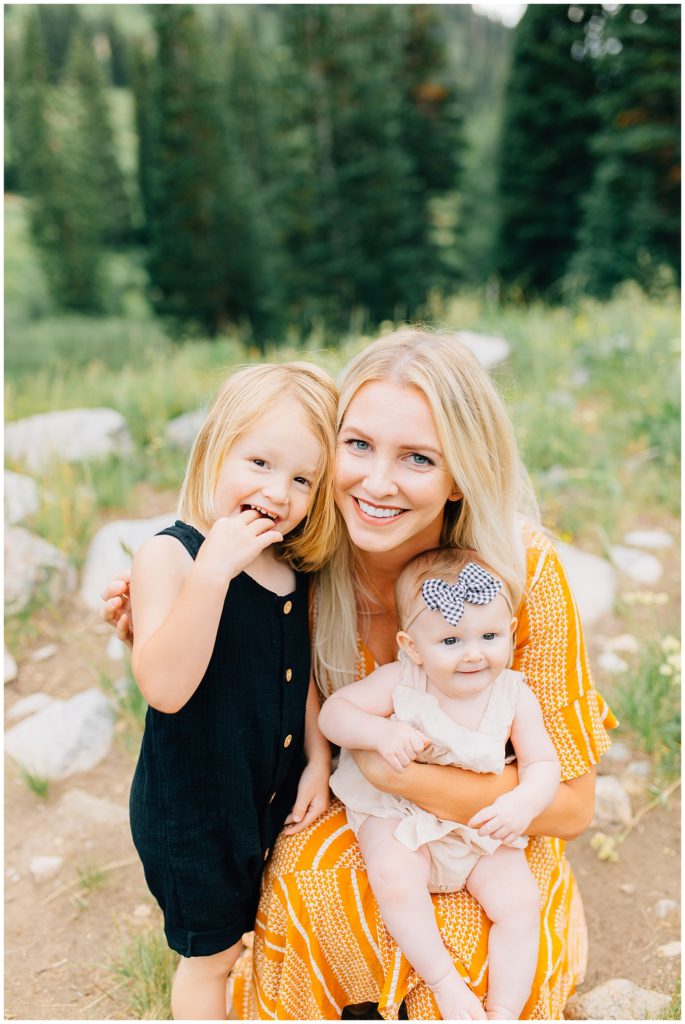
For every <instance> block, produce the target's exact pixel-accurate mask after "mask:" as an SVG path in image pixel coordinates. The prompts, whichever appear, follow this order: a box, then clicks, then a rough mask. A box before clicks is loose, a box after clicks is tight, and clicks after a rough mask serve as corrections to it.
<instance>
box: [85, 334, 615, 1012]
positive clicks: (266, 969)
mask: <svg viewBox="0 0 685 1024" xmlns="http://www.w3.org/2000/svg"><path fill="white" fill-rule="evenodd" d="M335 502H336V510H337V511H336V515H337V523H336V530H337V543H336V547H335V552H334V556H333V558H332V559H331V561H330V563H329V564H328V565H327V566H326V567H325V568H324V569H323V570H322V572H321V573H320V574H319V576H318V581H317V584H316V587H315V589H314V595H313V602H312V619H313V626H314V637H313V639H314V644H313V664H314V670H315V675H316V679H317V682H318V686H319V690H320V693H321V696H322V697H327V696H329V695H330V694H331V693H332V692H333V691H334V690H336V689H338V688H339V687H340V686H342V685H344V684H345V683H348V682H352V681H353V680H355V679H362V678H363V677H364V676H366V675H367V674H369V673H370V672H371V671H373V670H374V668H376V667H377V666H380V665H385V664H388V663H390V662H392V661H394V660H395V657H396V646H395V637H396V634H397V632H398V629H399V623H398V617H397V611H396V607H395V598H394V589H395V584H396V582H397V579H398V577H399V575H400V573H401V572H402V570H403V569H404V567H405V566H406V565H407V564H408V562H409V561H410V560H411V559H412V558H413V557H415V556H416V555H417V554H419V553H420V552H422V551H426V550H428V549H430V548H434V547H438V546H444V545H452V546H457V547H464V548H470V549H474V550H476V551H478V552H479V553H480V554H481V556H482V557H483V559H484V560H485V561H486V562H487V564H488V565H489V566H491V568H492V570H493V572H495V573H496V574H497V576H498V577H499V578H500V579H502V580H503V581H504V582H505V584H506V585H507V587H508V590H509V592H510V593H511V595H512V604H513V607H514V609H515V614H516V617H517V619H518V625H517V635H516V647H515V652H514V660H513V665H512V667H513V668H514V669H516V670H519V671H522V672H523V673H524V674H525V676H526V679H527V681H528V684H529V686H530V687H531V689H532V690H533V692H534V693H535V695H536V696H537V698H538V700H539V702H540V705H541V707H542V712H543V716H544V721H545V726H546V728H547V731H548V733H549V735H550V737H551V739H552V742H553V743H554V746H555V749H556V751H557V755H558V757H559V761H560V765H561V777H562V780H563V781H562V782H561V784H560V786H559V790H558V792H557V796H556V797H555V799H554V800H553V802H552V804H551V805H550V807H549V808H548V809H547V810H546V811H545V812H544V813H543V814H541V815H539V817H538V818H536V819H534V820H533V822H532V823H531V825H530V828H529V830H528V831H529V834H530V835H531V836H532V839H531V842H530V843H529V844H528V848H527V850H526V856H527V859H528V864H529V866H530V868H531V871H532V873H533V876H534V877H535V879H536V881H537V884H538V886H539V888H540V894H541V903H542V910H541V917H540V951H539V955H538V964H537V968H536V973H535V978H534V981H533V985H532V989H531V993H530V996H529V998H528V1000H527V1002H526V1005H525V1007H524V1010H523V1017H524V1018H537V1019H561V1017H562V1013H563V1008H564V1005H565V1002H566V999H567V998H568V996H569V994H570V993H571V992H572V990H573V988H574V986H575V984H576V982H577V981H578V980H579V979H580V978H581V977H582V974H583V971H584V967H585V960H586V931H585V923H584V918H583V910H582V904H581V902H580V896H579V894H578V891H577V888H576V885H575V881H574V879H573V875H572V873H571V870H570V867H569V865H568V863H567V861H566V859H565V856H564V841H565V840H567V839H572V838H574V837H575V836H577V835H579V834H580V833H581V832H582V831H583V830H584V829H585V828H586V827H587V825H588V823H589V821H590V819H591V817H592V810H593V800H594V773H595V766H596V764H597V762H598V760H599V757H600V755H601V754H602V753H603V751H604V750H606V749H607V747H608V746H609V739H608V736H607V733H606V729H607V728H611V727H612V726H613V725H615V720H614V718H613V716H612V715H611V712H610V711H609V710H608V708H607V707H606V705H605V704H604V702H603V701H602V699H601V697H600V696H599V695H598V694H597V692H596V691H595V689H594V687H593V684H592V679H591V676H590V671H589V665H588V661H587V655H586V652H585V646H584V643H583V639H582V634H581V629H580V622H579V619H578V613H577V610H576V607H575V603H574V601H573V597H572V595H571V593H570V591H569V588H568V584H567V582H566V579H565V576H564V573H563V570H562V568H561V566H560V564H559V560H558V558H557V555H556V553H555V551H554V548H553V547H552V545H551V544H550V542H549V541H548V540H547V539H546V537H545V536H544V535H543V534H542V533H541V532H540V530H539V529H538V528H537V527H536V525H535V521H536V514H535V504H534V500H533V498H532V495H531V493H530V489H529V487H528V484H527V479H526V476H525V473H524V471H523V469H522V468H521V465H520V462H519V457H518V453H517V448H516V443H515V440H514V435H513V430H512V426H511V423H510V421H509V418H508V416H507V414H506V412H505V410H504V407H503V404H502V402H501V399H500V398H499V396H498V394H497V392H496V391H495V389H494V387H493V385H492V383H491V381H490V379H489V377H488V375H487V374H486V373H485V371H484V370H483V369H482V368H481V367H480V366H479V364H478V362H477V361H476V359H475V358H474V357H473V356H472V355H471V353H470V352H468V350H467V349H466V348H465V347H463V346H461V345H460V344H459V343H458V342H457V341H456V339H455V338H454V337H452V336H450V335H447V334H434V333H431V332H428V331H425V330H422V329H416V328H407V329H404V330H400V331H397V332H395V333H393V334H390V335H387V336H385V337H383V338H381V339H379V340H378V341H376V342H375V343H374V344H372V345H370V346H369V347H368V348H366V349H365V350H364V351H363V352H362V353H361V354H360V355H359V356H358V357H357V358H356V359H355V360H353V362H352V363H351V365H350V366H349V367H348V369H347V371H346V373H345V374H344V377H343V380H342V383H341V388H340V398H339V405H338V439H337V454H336V482H335ZM105 598H106V602H107V603H106V605H105V608H104V611H103V615H104V617H105V618H106V619H107V620H108V621H110V622H112V623H116V622H117V620H118V630H119V633H120V635H121V636H126V635H127V633H128V626H129V621H128V619H129V616H128V606H127V603H126V580H125V579H124V580H119V581H113V582H112V584H111V585H110V586H109V587H108V588H107V591H106V593H105ZM355 756H356V758H357V763H358V764H359V766H360V767H361V768H362V771H363V772H364V774H365V775H366V776H367V778H368V779H369V781H370V782H372V783H373V784H374V785H375V786H376V787H377V788H379V789H382V790H384V791H386V792H388V793H393V794H395V795H397V796H402V797H405V798H406V799H407V800H410V801H411V802H413V803H415V804H418V805H419V806H421V807H423V808H425V809H426V810H428V811H430V812H432V813H434V814H435V815H436V816H438V817H440V818H444V819H447V820H451V821H457V822H462V823H463V824H466V823H467V822H468V821H469V820H470V819H471V818H472V817H473V816H474V815H475V814H476V813H477V811H479V810H480V809H481V808H483V807H485V806H487V805H490V804H492V803H493V802H494V801H495V800H496V799H497V797H498V796H500V795H502V794H503V793H505V792H509V791H510V790H512V789H514V787H515V786H516V785H517V781H518V776H517V771H516V767H515V766H514V765H508V766H507V767H506V768H505V770H504V771H503V772H502V774H500V775H481V774H476V773H473V772H470V771H468V770H465V769H460V768H456V767H452V766H440V765H425V764H418V763H416V762H414V763H412V764H410V765H407V767H406V768H405V770H404V771H403V772H402V773H399V772H396V771H394V770H393V769H392V768H390V767H389V766H388V765H387V764H386V763H385V762H384V761H383V759H382V758H381V757H380V756H379V755H377V754H375V753H374V752H371V751H360V752H358V753H357V754H356V755H355ZM433 903H434V907H435V913H436V917H437V921H438V924H439V927H440V931H441V934H442V937H443V941H444V942H445V945H446V946H447V948H448V949H449V951H450V954H451V956H452V958H453V961H454V963H455V966H456V967H457V970H458V971H459V973H460V974H461V975H462V977H463V978H464V980H465V981H466V982H467V984H468V985H469V987H470V988H471V989H472V991H473V992H475V994H476V995H477V996H478V997H479V998H480V999H482V998H483V997H484V996H485V993H486V991H487V981H488V979H487V946H488V931H489V922H488V920H487V918H486V917H485V914H484V913H483V911H482V910H481V908H480V907H479V905H478V904H477V902H476V901H475V900H474V899H473V897H472V896H471V895H470V894H469V893H468V892H463V891H462V892H459V893H451V894H436V895H435V896H433ZM233 978H234V986H233V1001H234V1012H235V1013H236V1014H237V1016H238V1017H240V1018H243V1019H255V1018H258V1019H259V1018H277V1019H281V1018H283V1019H299V1020H306V1019H310V1018H314V1019H322V1018H323V1019H337V1018H339V1017H340V1016H341V1013H342V1010H343V1008H344V1007H345V1006H348V1005H350V1004H360V1003H364V1002H373V1003H378V1004H379V1009H380V1012H381V1013H382V1014H383V1015H384V1016H385V1017H387V1018H396V1017H397V1016H398V1012H399V1008H400V1005H401V1003H402V1002H403V1001H405V1002H406V1008H407V1013H408V1016H409V1017H410V1018H411V1019H438V1010H437V1006H436V1004H435V1002H434V1000H433V997H432V995H431V993H430V991H429V989H428V988H427V986H426V985H425V984H424V983H423V981H422V980H421V978H420V977H419V976H418V975H416V974H415V973H414V972H413V971H412V969H411V968H410V966H409V964H408V963H407V962H406V961H405V960H404V959H403V958H402V956H401V954H400V952H399V950H398V948H397V946H396V944H395V943H394V941H393V940H392V938H391V937H390V935H389V934H388V932H387V930H386V929H385V927H384V925H383V922H382V919H381V916H380V914H379V912H378V908H377V905H376V902H375V899H374V896H373V892H372V890H371V887H370V885H369V882H368V878H367V876H366V873H365V870H364V862H363V859H362V856H361V853H360V850H359V847H358V845H357V843H356V840H355V838H354V835H353V833H352V831H351V830H350V829H349V827H348V825H347V821H346V817H345V810H344V808H343V806H342V805H341V804H340V803H339V802H337V801H334V802H333V804H332V806H331V808H330V809H329V810H328V812H327V813H326V814H324V815H322V816H321V817H320V818H319V819H318V820H317V822H316V823H315V824H314V825H313V826H312V827H311V828H309V829H307V830H305V831H303V832H301V833H299V834H298V835H295V836H285V835H283V834H282V835H281V837H280V838H279V840H278V842H277V843H276V846H275V848H274V850H273V853H272V856H271V861H270V864H269V865H268V867H267V870H266V872H265V875H264V880H263V888H262V895H261V898H260V902H259V907H258V910H257V918H256V922H255V936H254V948H253V950H252V951H251V952H250V953H249V954H247V955H245V956H244V957H243V958H241V960H240V961H239V963H238V964H237V965H236V968H235V970H234V972H233Z"/></svg>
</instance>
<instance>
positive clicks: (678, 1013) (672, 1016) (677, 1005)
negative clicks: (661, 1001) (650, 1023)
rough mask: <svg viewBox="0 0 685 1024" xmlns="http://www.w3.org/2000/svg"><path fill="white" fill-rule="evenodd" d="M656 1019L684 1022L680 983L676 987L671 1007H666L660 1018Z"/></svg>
mask: <svg viewBox="0 0 685 1024" xmlns="http://www.w3.org/2000/svg"><path fill="white" fill-rule="evenodd" d="M654 1019H655V1020H682V1019H683V1014H682V1010H681V999H680V981H678V984H677V986H676V990H675V992H674V993H673V998H672V999H671V1003H670V1005H669V1006H667V1007H666V1009H665V1010H664V1011H663V1013H661V1014H659V1016H658V1017H656V1018H654Z"/></svg>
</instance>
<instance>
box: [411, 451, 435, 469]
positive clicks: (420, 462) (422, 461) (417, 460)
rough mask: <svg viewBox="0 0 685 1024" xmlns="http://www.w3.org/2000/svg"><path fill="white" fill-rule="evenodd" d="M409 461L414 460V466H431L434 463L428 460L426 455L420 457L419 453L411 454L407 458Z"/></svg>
mask: <svg viewBox="0 0 685 1024" xmlns="http://www.w3.org/2000/svg"><path fill="white" fill-rule="evenodd" d="M409 458H410V459H413V460H414V465H415V466H433V465H435V463H434V462H433V460H432V459H429V458H428V456H427V455H421V454H420V453H419V452H412V454H411V455H410V456H409Z"/></svg>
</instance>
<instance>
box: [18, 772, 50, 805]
mask: <svg viewBox="0 0 685 1024" xmlns="http://www.w3.org/2000/svg"><path fill="white" fill-rule="evenodd" d="M19 775H20V778H21V781H22V782H23V783H24V785H25V786H26V788H27V789H29V790H30V791H31V792H32V793H33V794H35V796H37V797H38V798H39V799H40V800H47V798H48V796H49V795H50V779H44V778H42V776H40V775H33V774H32V773H31V772H30V771H27V769H26V768H20V769H19Z"/></svg>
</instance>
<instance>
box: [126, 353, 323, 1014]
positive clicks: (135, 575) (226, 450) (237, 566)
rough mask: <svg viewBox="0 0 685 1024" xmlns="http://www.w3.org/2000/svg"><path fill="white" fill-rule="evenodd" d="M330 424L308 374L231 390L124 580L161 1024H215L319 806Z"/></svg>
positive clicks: (267, 370)
mask: <svg viewBox="0 0 685 1024" xmlns="http://www.w3.org/2000/svg"><path fill="white" fill-rule="evenodd" d="M335 410H336V392H335V388H334V385H333V382H332V381H331V380H330V379H329V378H328V377H327V376H326V374H325V373H323V372H322V371H321V370H319V369H318V368H317V367H315V366H311V365H309V364H308V363H287V364H284V365H280V366H277V365H261V366H251V367H248V368H246V369H243V370H241V371H239V372H237V373H235V374H234V375H233V376H231V377H230V378H229V379H228V381H227V382H226V383H225V384H224V386H223V388H222V389H221V391H220V393H219V395H218V397H217V399H216V401H215V402H214V405H213V406H212V408H211V410H210V412H209V414H208V416H207V419H206V421H205V423H204V425H203V427H202V428H201V430H200V432H199V434H198V436H197V439H196V441H195V444H194V446H193V450H192V453H191V455H190V460H189V463H188V468H187V470H186V476H185V480H184V483H183V488H182V492H181V497H180V502H179V516H180V520H183V521H180V520H179V521H177V522H176V524H175V525H174V526H172V527H170V528H168V529H166V530H163V531H162V532H161V534H158V535H157V536H156V537H153V538H152V539H151V540H150V541H148V542H147V543H146V544H145V545H143V547H142V548H141V549H140V551H139V552H138V553H137V555H136V557H135V559H134V562H133V568H132V577H131V601H132V610H133V614H134V616H135V623H136V631H135V637H134V643H133V671H134V674H135V678H136V681H137V683H138V686H139V687H140V690H141V692H142V694H143V696H144V697H145V699H146V700H147V702H148V704H149V705H150V707H149V710H148V712H147V719H146V723H145V734H144V737H143V744H142V749H141V753H140V759H139V761H138V766H137V769H136V773H135V776H134V779H133V784H132V788H131V800H130V811H131V829H132V833H133V840H134V843H135V845H136V849H137V850H138V853H139V855H140V858H141V860H142V862H143V866H144V869H145V877H146V880H147V883H148V885H149V887H150V890H151V892H152V894H153V895H154V896H155V898H156V900H157V901H158V903H159V905H160V907H161V908H162V911H163V913H164V930H165V933H166V937H167V941H168V943H169V945H170V946H171V948H172V949H175V950H176V951H177V952H179V953H180V954H181V955H182V959H181V961H180V963H179V966H178V969H177V971H176V975H175V977H174V983H173V989H172V1010H173V1014H174V1017H175V1018H176V1019H183V1018H186V1019H194V1020H199V1019H217V1018H221V1019H225V1017H226V980H227V975H228V972H229V970H230V968H231V967H232V965H233V963H234V962H235V960H236V958H237V956H238V953H239V952H240V949H241V942H240V938H241V935H242V934H243V932H246V931H250V929H251V928H252V926H253V923H254V917H255V909H256V906H257V900H258V897H259V884H260V878H261V873H262V869H263V866H264V862H265V861H266V860H267V858H268V856H269V851H270V848H271V847H272V846H273V843H274V841H275V839H276V837H277V835H278V833H279V831H280V829H281V827H282V825H283V824H284V822H287V823H290V825H289V831H290V832H295V831H299V830H300V829H302V828H304V827H305V826H306V825H308V824H309V823H310V822H311V821H312V820H314V818H316V817H317V816H318V814H320V813H321V811H323V810H325V808H326V806H327V803H328V775H329V770H330V749H329V745H328V743H327V741H326V740H325V739H324V738H323V736H322V735H321V733H320V732H319V731H318V728H317V724H316V720H317V716H318V711H319V701H318V697H317V695H316V691H315V689H314V687H313V684H311V683H310V648H309V625H308V596H307V577H306V575H305V573H306V572H311V571H314V570H316V569H318V568H320V567H321V565H322V564H324V562H325V561H326V559H327V557H328V555H329V553H330V550H331V544H332V539H333V524H334V513H333V499H332V467H333V453H334V445H335ZM305 710H306V716H305ZM305 757H306V767H305V768H304V771H303V770H302V769H303V765H304V760H305ZM298 780H299V785H298Z"/></svg>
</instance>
